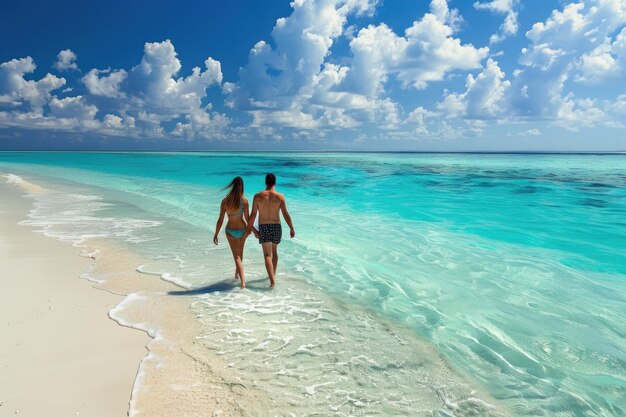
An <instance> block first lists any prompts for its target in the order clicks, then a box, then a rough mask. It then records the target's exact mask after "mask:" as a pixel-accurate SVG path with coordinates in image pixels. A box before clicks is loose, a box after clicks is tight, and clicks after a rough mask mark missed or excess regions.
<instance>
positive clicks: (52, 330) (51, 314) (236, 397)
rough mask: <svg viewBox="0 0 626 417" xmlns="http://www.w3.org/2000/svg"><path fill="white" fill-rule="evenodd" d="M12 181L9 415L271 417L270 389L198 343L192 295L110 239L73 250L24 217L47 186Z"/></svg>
mask: <svg viewBox="0 0 626 417" xmlns="http://www.w3.org/2000/svg"><path fill="white" fill-rule="evenodd" d="M2 179H3V181H0V196H1V197H2V198H1V199H0V201H1V203H0V212H1V213H2V221H0V259H2V261H3V265H7V269H6V270H5V273H4V274H3V277H4V279H3V281H5V282H3V283H2V285H3V291H2V292H1V294H2V295H4V296H2V295H0V305H2V306H3V308H2V317H3V318H4V319H5V320H3V328H2V331H3V333H4V335H5V338H6V340H13V341H14V343H7V344H3V345H1V346H0V369H2V372H0V416H4V415H17V414H21V415H26V416H40V415H47V416H51V417H55V416H59V417H60V416H66V415H76V416H80V415H88V416H90V417H105V416H106V417H109V416H115V415H120V416H123V415H129V416H149V417H159V416H163V417H169V416H171V415H177V416H180V417H184V416H195V415H197V413H198V412H200V411H202V412H206V411H210V412H211V413H218V415H226V416H249V415H250V416H252V415H253V416H257V415H259V416H260V415H266V410H267V407H266V405H265V403H266V400H265V399H264V398H263V395H262V394H261V393H260V392H258V391H256V390H254V389H250V388H248V387H245V386H244V385H243V384H241V383H239V381H238V378H237V377H236V375H234V374H232V373H231V372H229V370H228V366H227V365H226V364H224V363H222V362H221V361H220V359H219V358H216V357H214V355H213V356H212V355H207V353H206V352H204V351H203V350H202V349H201V348H200V346H199V345H198V344H197V343H196V342H195V336H196V335H197V328H196V327H194V320H193V314H192V312H191V311H190V309H189V305H190V300H189V299H186V300H185V299H184V297H175V296H172V295H170V292H171V291H175V290H180V289H181V288H180V287H178V286H176V285H174V284H172V283H170V282H167V281H164V280H162V279H158V278H156V277H153V276H148V275H146V274H143V273H140V272H138V271H136V268H137V267H138V266H139V265H140V264H141V260H140V259H139V258H137V257H136V256H135V255H134V254H132V253H129V252H128V250H127V248H121V247H116V245H115V243H114V242H112V241H110V240H107V239H88V240H86V241H83V242H81V243H80V244H74V245H71V244H68V243H67V242H58V240H59V239H55V238H53V236H48V235H45V234H44V233H41V232H42V230H40V229H41V228H38V227H36V226H31V225H24V224H18V223H19V222H21V221H23V220H26V219H27V218H28V213H29V210H31V209H32V208H33V202H34V200H31V201H29V199H28V198H29V194H31V195H32V194H36V193H40V192H46V190H44V189H43V188H41V187H40V186H38V185H37V184H33V183H30V182H28V181H24V180H22V179H21V178H19V177H16V176H11V175H3V176H2ZM27 321H28V323H27ZM136 330H139V331H136ZM85 335H88V336H85ZM42 338H43V339H42ZM42 340H43V341H42ZM25 346H27V348H25ZM33 398H36V399H37V400H36V401H33ZM250 410H254V412H251V411H250Z"/></svg>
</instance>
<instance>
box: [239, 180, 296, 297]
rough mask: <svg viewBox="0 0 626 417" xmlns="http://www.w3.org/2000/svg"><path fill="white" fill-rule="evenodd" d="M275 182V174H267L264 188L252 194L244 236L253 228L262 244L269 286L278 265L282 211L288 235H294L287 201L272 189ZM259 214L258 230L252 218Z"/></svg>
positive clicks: (272, 282) (294, 231) (272, 283)
mask: <svg viewBox="0 0 626 417" xmlns="http://www.w3.org/2000/svg"><path fill="white" fill-rule="evenodd" d="M275 184H276V176H275V175H274V174H271V173H270V174H267V176H266V177H265V186H266V188H265V190H263V191H261V192H258V193H256V194H255V195H254V200H253V201H252V213H250V221H249V222H248V229H247V231H246V236H247V235H248V234H250V232H251V231H253V230H254V232H255V233H254V234H255V235H256V236H257V237H258V238H259V243H260V244H261V245H263V256H264V257H265V268H266V269H267V274H268V276H269V279H270V286H271V287H273V286H274V283H275V281H274V277H275V275H276V267H277V266H278V244H279V243H280V240H281V238H282V226H281V224H280V213H282V215H283V218H284V219H285V222H287V224H288V225H289V229H290V233H289V235H290V236H291V237H292V238H293V237H295V236H296V230H295V229H294V228H293V223H292V222H291V216H290V215H289V212H288V211H287V202H286V201H285V196H284V195H282V194H281V193H279V192H277V191H276V190H275V189H274V186H275ZM257 215H258V216H259V231H258V232H257V231H256V229H254V220H255V218H256V216H257Z"/></svg>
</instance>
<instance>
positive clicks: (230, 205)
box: [222, 177, 243, 210]
mask: <svg viewBox="0 0 626 417" xmlns="http://www.w3.org/2000/svg"><path fill="white" fill-rule="evenodd" d="M229 188H230V191H229V192H228V194H227V195H226V197H224V199H223V200H222V203H223V204H224V208H226V209H228V210H237V209H239V208H240V207H241V198H242V197H243V179H242V178H241V177H235V178H233V180H232V181H231V182H230V184H228V185H227V186H226V187H224V188H222V190H228V189H229Z"/></svg>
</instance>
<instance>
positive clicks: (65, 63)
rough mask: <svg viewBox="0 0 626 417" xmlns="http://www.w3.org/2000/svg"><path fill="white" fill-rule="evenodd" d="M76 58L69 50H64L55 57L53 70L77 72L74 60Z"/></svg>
mask: <svg viewBox="0 0 626 417" xmlns="http://www.w3.org/2000/svg"><path fill="white" fill-rule="evenodd" d="M77 58H78V57H77V56H76V54H75V53H74V52H72V50H71V49H64V50H62V51H61V52H59V54H58V55H57V61H56V62H55V63H54V68H56V69H57V70H59V71H69V70H77V69H78V65H77V64H76V59H77Z"/></svg>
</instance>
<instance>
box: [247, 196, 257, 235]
mask: <svg viewBox="0 0 626 417" xmlns="http://www.w3.org/2000/svg"><path fill="white" fill-rule="evenodd" d="M256 203H257V202H256V194H255V195H254V199H253V200H252V212H251V213H250V217H248V227H247V228H246V236H248V235H249V234H250V233H252V231H253V230H254V235H255V236H257V233H258V232H257V230H256V229H255V228H254V220H255V219H256V215H257V212H258V208H257V205H256Z"/></svg>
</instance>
